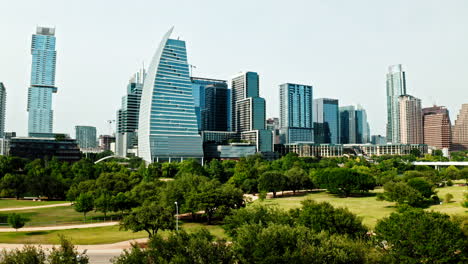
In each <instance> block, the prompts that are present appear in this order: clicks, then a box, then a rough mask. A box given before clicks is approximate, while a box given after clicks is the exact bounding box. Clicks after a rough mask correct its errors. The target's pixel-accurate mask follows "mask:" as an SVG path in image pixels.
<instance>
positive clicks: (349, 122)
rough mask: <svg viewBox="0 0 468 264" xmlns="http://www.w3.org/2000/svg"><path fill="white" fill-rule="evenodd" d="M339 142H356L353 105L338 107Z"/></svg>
mask: <svg viewBox="0 0 468 264" xmlns="http://www.w3.org/2000/svg"><path fill="white" fill-rule="evenodd" d="M340 143H341V144H354V143H356V110H355V107H354V106H352V105H350V106H342V107H340Z"/></svg>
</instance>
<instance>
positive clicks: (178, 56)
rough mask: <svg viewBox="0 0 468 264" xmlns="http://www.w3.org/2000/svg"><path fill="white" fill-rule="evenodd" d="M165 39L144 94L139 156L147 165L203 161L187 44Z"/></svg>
mask: <svg viewBox="0 0 468 264" xmlns="http://www.w3.org/2000/svg"><path fill="white" fill-rule="evenodd" d="M172 30H173V28H171V29H170V30H169V31H168V32H167V33H166V34H165V35H164V37H163V39H162V41H161V43H160V45H159V47H158V49H157V50H156V53H155V55H154V57H153V59H152V61H151V64H150V67H149V68H148V72H147V76H146V78H145V81H144V84H143V91H142V95H141V103H140V113H139V123H138V156H139V157H141V158H142V159H143V160H145V161H146V162H154V161H169V162H170V161H173V160H183V159H187V158H194V159H203V148H202V139H201V137H200V135H199V134H198V124H197V118H196V115H195V109H194V99H193V95H192V83H191V81H190V76H189V66H188V63H187V50H186V46H185V41H183V40H176V39H170V38H169V37H170V35H171V33H172Z"/></svg>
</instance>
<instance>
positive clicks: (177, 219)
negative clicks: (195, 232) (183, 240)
mask: <svg viewBox="0 0 468 264" xmlns="http://www.w3.org/2000/svg"><path fill="white" fill-rule="evenodd" d="M174 204H175V208H176V216H175V217H176V220H175V221H176V222H175V225H176V231H179V206H178V205H177V202H174Z"/></svg>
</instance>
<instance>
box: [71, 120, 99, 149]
mask: <svg viewBox="0 0 468 264" xmlns="http://www.w3.org/2000/svg"><path fill="white" fill-rule="evenodd" d="M75 136H76V143H77V144H78V146H79V147H80V149H88V148H97V137H96V127H93V126H75Z"/></svg>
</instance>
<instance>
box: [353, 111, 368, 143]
mask: <svg viewBox="0 0 468 264" xmlns="http://www.w3.org/2000/svg"><path fill="white" fill-rule="evenodd" d="M369 142H370V128H369V123H368V121H367V113H366V110H365V109H363V108H361V107H359V106H358V108H357V109H356V143H358V144H365V143H369Z"/></svg>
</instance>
